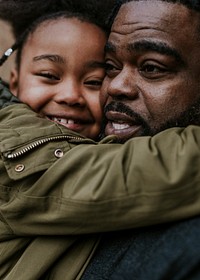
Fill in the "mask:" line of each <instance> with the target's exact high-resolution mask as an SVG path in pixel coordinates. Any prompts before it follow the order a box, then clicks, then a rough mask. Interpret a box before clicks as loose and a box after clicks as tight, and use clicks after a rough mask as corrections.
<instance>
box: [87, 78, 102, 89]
mask: <svg viewBox="0 0 200 280" xmlns="http://www.w3.org/2000/svg"><path fill="white" fill-rule="evenodd" d="M102 82H103V80H89V81H86V82H84V85H86V86H87V87H88V88H91V89H93V90H99V89H100V88H101V85H102Z"/></svg>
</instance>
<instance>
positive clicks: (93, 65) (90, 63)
mask: <svg viewBox="0 0 200 280" xmlns="http://www.w3.org/2000/svg"><path fill="white" fill-rule="evenodd" d="M85 67H86V68H105V62H101V61H96V60H94V61H88V62H87V63H86V64H85Z"/></svg>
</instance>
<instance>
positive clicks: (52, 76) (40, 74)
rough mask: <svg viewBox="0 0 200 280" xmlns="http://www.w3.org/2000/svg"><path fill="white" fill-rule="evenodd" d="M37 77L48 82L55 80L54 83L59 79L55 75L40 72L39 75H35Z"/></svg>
mask: <svg viewBox="0 0 200 280" xmlns="http://www.w3.org/2000/svg"><path fill="white" fill-rule="evenodd" d="M37 76H40V77H44V78H47V79H49V80H52V81H54V80H56V81H59V80H60V78H59V77H58V76H56V75H55V74H52V73H49V72H44V73H43V72H41V73H39V74H37Z"/></svg>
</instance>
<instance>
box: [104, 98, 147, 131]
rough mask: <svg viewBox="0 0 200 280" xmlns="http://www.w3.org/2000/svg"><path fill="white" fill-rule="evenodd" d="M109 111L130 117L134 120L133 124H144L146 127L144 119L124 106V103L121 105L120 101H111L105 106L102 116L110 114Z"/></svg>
mask: <svg viewBox="0 0 200 280" xmlns="http://www.w3.org/2000/svg"><path fill="white" fill-rule="evenodd" d="M110 111H114V112H119V113H122V114H125V115H127V116H129V117H131V118H132V119H133V120H134V122H136V123H138V124H141V125H143V124H144V125H145V126H146V125H147V123H146V121H145V119H144V118H143V117H142V116H141V115H139V114H138V113H136V112H135V111H133V110H132V109H131V108H130V107H129V106H127V105H125V104H124V103H122V102H120V101H112V102H111V103H109V104H108V105H106V106H105V108H104V114H106V113H107V112H110Z"/></svg>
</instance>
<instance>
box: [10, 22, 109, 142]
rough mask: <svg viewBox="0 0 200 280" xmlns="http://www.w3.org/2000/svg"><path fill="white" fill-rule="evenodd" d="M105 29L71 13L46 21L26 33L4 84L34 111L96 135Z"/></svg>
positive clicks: (92, 135)
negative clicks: (17, 61)
mask: <svg viewBox="0 0 200 280" xmlns="http://www.w3.org/2000/svg"><path fill="white" fill-rule="evenodd" d="M105 43H106V35H105V33H104V32H103V31H102V30H101V29H100V28H99V27H97V26H96V25H93V24H91V23H87V22H81V21H80V20H78V19H76V18H70V19H65V18H60V19H56V20H47V21H45V22H43V23H42V24H40V25H39V26H38V27H37V28H36V30H35V31H34V32H33V33H32V34H30V35H29V37H28V40H27V41H26V43H25V45H24V47H23V50H22V55H21V64H20V69H19V71H17V70H13V71H12V74H11V81H10V88H11V91H12V92H13V93H14V94H15V95H16V96H18V98H19V99H20V100H21V101H22V102H24V103H26V104H28V105H29V106H30V107H31V108H32V109H33V110H34V111H36V112H38V113H41V114H42V115H43V116H45V117H47V118H49V119H50V120H51V121H54V122H57V123H59V124H61V125H63V126H65V127H67V128H69V129H71V130H74V131H76V132H78V133H81V134H82V135H84V136H86V137H89V138H93V139H96V138H97V137H98V134H99V132H100V127H101V121H102V110H101V107H100V103H99V93H100V88H101V84H102V81H103V78H104V76H105V70H104V45H105Z"/></svg>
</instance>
